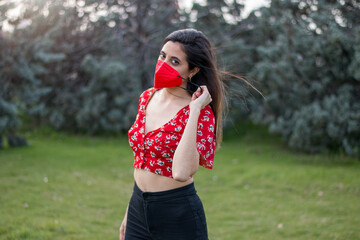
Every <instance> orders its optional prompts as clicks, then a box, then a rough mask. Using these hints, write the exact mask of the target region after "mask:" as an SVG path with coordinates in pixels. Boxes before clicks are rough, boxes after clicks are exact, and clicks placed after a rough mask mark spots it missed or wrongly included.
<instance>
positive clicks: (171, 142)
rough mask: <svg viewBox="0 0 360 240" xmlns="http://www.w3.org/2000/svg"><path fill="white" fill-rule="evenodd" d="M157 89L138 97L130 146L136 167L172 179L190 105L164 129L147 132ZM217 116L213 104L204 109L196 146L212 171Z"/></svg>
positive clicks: (205, 164)
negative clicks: (148, 108) (150, 104)
mask: <svg viewBox="0 0 360 240" xmlns="http://www.w3.org/2000/svg"><path fill="white" fill-rule="evenodd" d="M154 91H155V89H154V88H150V89H147V90H146V91H144V92H143V93H142V94H141V96H140V98H139V105H138V114H137V116H136V120H135V122H134V124H133V125H132V126H131V128H130V129H129V131H128V136H129V144H130V147H131V148H132V150H133V152H134V165H133V166H134V167H136V168H141V169H145V170H147V171H150V172H152V173H155V174H158V175H163V176H166V177H171V178H172V170H171V169H172V158H173V157H174V153H175V151H176V148H177V146H178V145H179V142H180V140H181V136H182V135H183V133H184V129H185V127H186V124H187V122H188V119H189V113H190V109H189V105H187V106H185V107H184V108H182V109H180V110H179V111H178V113H177V114H176V115H175V116H174V117H173V118H172V119H171V120H170V121H169V122H168V123H166V124H164V125H163V126H162V127H160V128H158V129H155V130H154V131H151V132H148V133H147V134H146V135H145V133H144V129H145V122H146V116H145V110H146V104H147V102H148V99H149V98H150V96H151V94H153V93H154ZM214 129H215V117H214V114H213V111H212V109H211V107H210V105H207V106H205V107H204V108H203V109H202V110H201V111H200V115H199V119H198V126H197V134H196V146H197V150H198V152H199V154H200V159H199V165H201V166H203V167H205V168H208V169H212V167H213V164H214V155H215V144H216V142H215V136H214Z"/></svg>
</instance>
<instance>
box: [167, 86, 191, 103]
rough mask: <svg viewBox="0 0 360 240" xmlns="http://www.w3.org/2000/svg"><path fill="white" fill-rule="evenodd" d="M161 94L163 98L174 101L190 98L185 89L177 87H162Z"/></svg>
mask: <svg viewBox="0 0 360 240" xmlns="http://www.w3.org/2000/svg"><path fill="white" fill-rule="evenodd" d="M161 95H162V97H163V98H164V99H169V100H175V101H179V100H187V99H190V98H191V96H190V95H189V93H188V92H187V91H186V90H184V89H182V88H178V87H172V88H163V89H162V90H161Z"/></svg>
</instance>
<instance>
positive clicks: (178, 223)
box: [125, 182, 208, 240]
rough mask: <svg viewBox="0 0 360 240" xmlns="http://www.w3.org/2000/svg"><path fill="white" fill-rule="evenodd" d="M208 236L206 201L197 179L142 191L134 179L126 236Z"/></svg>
mask: <svg viewBox="0 0 360 240" xmlns="http://www.w3.org/2000/svg"><path fill="white" fill-rule="evenodd" d="M150 239H151V240H207V239H208V234H207V227H206V218H205V212H204V208H203V205H202V203H201V200H200V198H199V196H198V195H197V194H196V190H195V187H194V183H191V184H189V185H186V186H184V187H180V188H175V189H171V190H167V191H161V192H142V191H141V190H140V189H139V187H138V186H137V185H136V182H135V183H134V192H133V194H132V196H131V199H130V202H129V208H128V215H127V223H126V231H125V240H150Z"/></svg>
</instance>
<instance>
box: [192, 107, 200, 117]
mask: <svg viewBox="0 0 360 240" xmlns="http://www.w3.org/2000/svg"><path fill="white" fill-rule="evenodd" d="M200 111H201V108H200V107H198V106H193V107H191V108H190V114H191V115H194V114H196V115H200Z"/></svg>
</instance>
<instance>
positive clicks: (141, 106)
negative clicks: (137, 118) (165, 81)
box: [138, 88, 154, 111]
mask: <svg viewBox="0 0 360 240" xmlns="http://www.w3.org/2000/svg"><path fill="white" fill-rule="evenodd" d="M152 90H154V89H153V88H149V89H146V90H145V91H144V92H142V93H141V95H140V97H139V104H138V111H140V110H144V108H145V104H146V101H147V99H148V98H149V96H150V95H151V93H152Z"/></svg>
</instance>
